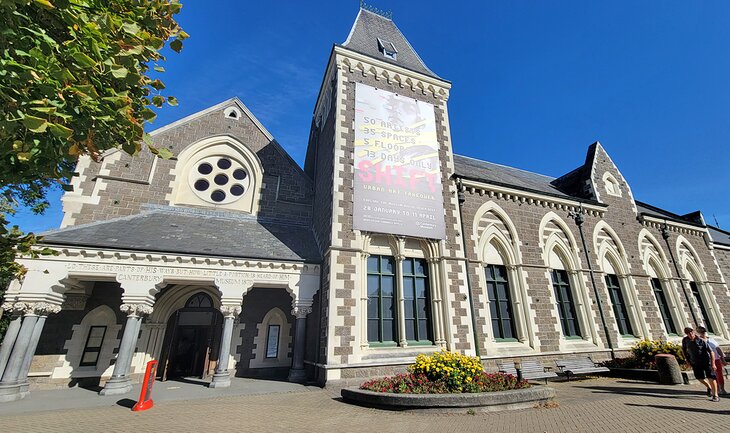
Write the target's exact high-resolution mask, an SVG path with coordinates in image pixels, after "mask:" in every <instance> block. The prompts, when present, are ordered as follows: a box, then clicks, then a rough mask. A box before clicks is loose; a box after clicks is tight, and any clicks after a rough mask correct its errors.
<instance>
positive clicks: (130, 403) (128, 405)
mask: <svg viewBox="0 0 730 433" xmlns="http://www.w3.org/2000/svg"><path fill="white" fill-rule="evenodd" d="M136 403H137V402H136V401H134V400H132V399H131V398H123V399H121V400H119V401H118V402H117V404H118V405H119V406H122V407H126V408H129V409H131V408H132V407H133V406H134V405H135V404H136Z"/></svg>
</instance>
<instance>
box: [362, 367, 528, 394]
mask: <svg viewBox="0 0 730 433" xmlns="http://www.w3.org/2000/svg"><path fill="white" fill-rule="evenodd" d="M529 386H530V384H529V383H527V381H526V380H522V381H518V380H517V378H516V377H514V376H512V375H511V374H505V373H485V372H483V371H482V372H481V373H476V374H474V375H473V376H470V377H467V378H466V379H464V383H463V384H461V385H460V386H459V387H456V388H449V386H448V385H447V383H446V382H445V381H443V380H436V381H432V380H429V378H428V376H426V375H425V374H414V373H405V374H398V375H396V376H391V377H384V378H380V379H373V380H370V381H367V382H365V383H363V384H362V385H360V389H365V390H368V391H375V392H392V393H395V394H450V393H458V392H497V391H508V390H510V389H523V388H528V387H529Z"/></svg>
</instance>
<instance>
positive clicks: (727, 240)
mask: <svg viewBox="0 0 730 433" xmlns="http://www.w3.org/2000/svg"><path fill="white" fill-rule="evenodd" d="M707 230H708V231H709V232H710V237H711V238H712V241H713V242H715V243H717V244H722V245H726V246H728V247H730V232H726V231H725V230H722V229H719V228H717V227H713V226H707Z"/></svg>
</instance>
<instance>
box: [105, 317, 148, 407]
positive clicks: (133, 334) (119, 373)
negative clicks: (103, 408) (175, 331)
mask: <svg viewBox="0 0 730 433" xmlns="http://www.w3.org/2000/svg"><path fill="white" fill-rule="evenodd" d="M119 309H120V310H121V311H122V312H123V313H127V323H125V325H124V333H123V334H122V341H121V342H120V343H119V352H118V354H117V360H116V362H115V363H114V372H113V373H112V377H111V379H109V380H108V381H107V383H106V384H105V385H104V389H102V390H101V391H99V395H119V394H126V393H128V392H129V391H131V390H132V380H131V379H130V377H129V369H130V367H131V365H132V357H133V356H134V351H135V349H136V348H137V339H138V338H139V328H140V326H141V324H142V315H145V314H151V313H152V307H150V306H149V305H146V304H122V306H121V307H119Z"/></svg>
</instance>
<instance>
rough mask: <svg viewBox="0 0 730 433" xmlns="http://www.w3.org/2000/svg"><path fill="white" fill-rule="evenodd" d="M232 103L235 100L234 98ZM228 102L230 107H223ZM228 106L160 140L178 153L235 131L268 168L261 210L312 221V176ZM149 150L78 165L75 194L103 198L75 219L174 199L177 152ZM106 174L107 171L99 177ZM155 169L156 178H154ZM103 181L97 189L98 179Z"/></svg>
mask: <svg viewBox="0 0 730 433" xmlns="http://www.w3.org/2000/svg"><path fill="white" fill-rule="evenodd" d="M230 105H231V106H233V105H235V103H234V102H231V104H230ZM224 108H225V107H224ZM224 108H221V109H219V110H214V111H212V112H210V113H207V114H205V115H203V116H200V117H197V118H193V119H191V120H189V121H187V122H185V123H182V124H180V125H177V126H174V127H172V128H170V129H167V130H164V131H162V132H160V133H158V134H154V136H153V140H154V143H155V145H156V146H158V147H164V148H167V149H169V150H170V151H172V152H173V154H174V155H178V154H179V153H180V152H181V151H182V150H184V149H185V148H186V147H188V146H189V145H191V144H193V143H195V142H197V141H199V140H201V139H204V138H207V137H211V136H215V135H224V134H225V135H231V136H233V137H235V138H236V139H238V140H239V141H241V142H242V143H244V145H246V146H247V147H248V148H249V149H250V150H251V151H253V152H254V153H256V155H257V156H258V158H259V159H260V160H261V164H262V165H263V170H264V178H263V188H262V196H261V200H260V203H261V208H260V211H259V215H260V216H261V217H266V218H270V219H279V220H297V221H300V222H303V223H309V222H311V216H312V196H313V185H312V181H311V180H310V179H309V178H308V177H307V176H306V175H305V174H304V172H303V171H302V170H301V169H300V168H299V167H298V166H297V164H296V163H295V162H294V161H293V160H292V159H291V157H289V156H288V155H287V154H286V152H285V151H284V150H283V149H282V148H281V146H280V145H279V144H278V143H276V142H275V141H271V140H269V139H268V138H267V137H266V135H265V134H264V133H263V132H262V131H261V130H260V129H259V128H258V127H257V126H256V124H255V123H254V122H253V121H252V120H251V119H250V118H248V117H247V116H246V115H245V114H243V115H241V116H240V117H239V118H238V119H231V118H227V117H225V116H224V115H223V110H224ZM153 161H154V156H153V155H152V154H151V153H150V152H149V151H147V150H143V151H142V152H141V153H140V154H139V155H137V156H135V157H131V156H129V155H127V154H126V153H124V152H115V153H111V154H109V155H107V156H106V157H105V158H104V160H103V161H102V162H100V163H95V162H91V163H90V165H89V166H88V168H85V169H84V167H83V164H80V165H79V169H80V173H79V175H80V178H81V184H80V188H78V190H77V191H75V192H74V193H75V194H78V193H80V194H81V195H83V196H86V197H91V196H92V195H93V194H95V193H96V194H98V200H99V203H98V204H92V203H85V204H83V206H82V207H81V210H80V211H78V212H74V213H73V214H72V215H71V216H72V218H73V222H72V224H73V225H78V224H84V223H89V222H94V221H102V220H108V219H112V218H116V217H122V216H127V215H133V214H136V213H139V211H140V207H141V206H142V205H143V204H146V203H151V204H158V205H166V204H169V203H168V201H167V196H168V194H170V193H171V191H172V188H171V185H172V183H173V182H174V180H175V179H174V178H173V175H172V174H171V173H172V170H173V169H174V167H175V164H176V163H177V160H176V158H172V159H169V160H163V159H157V161H156V164H153ZM100 174H102V175H103V176H104V177H111V178H113V179H109V178H100V177H99V175H100ZM150 175H151V179H150ZM97 182H99V183H100V184H99V185H98V187H97V190H98V191H96V192H95V185H96V183H97Z"/></svg>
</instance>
